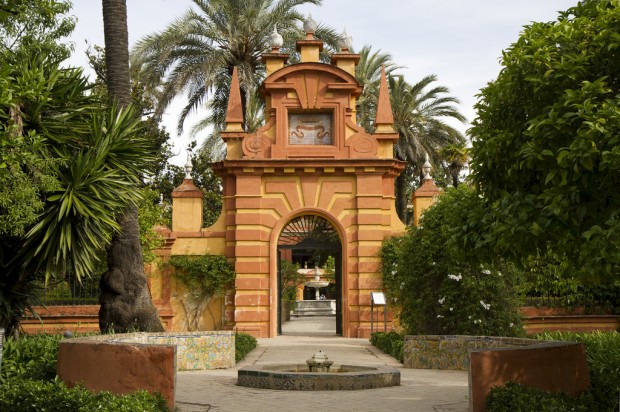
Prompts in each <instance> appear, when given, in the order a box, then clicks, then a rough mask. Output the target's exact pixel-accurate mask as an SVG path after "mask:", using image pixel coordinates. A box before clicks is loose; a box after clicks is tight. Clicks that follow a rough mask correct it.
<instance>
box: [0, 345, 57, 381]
mask: <svg viewBox="0 0 620 412" xmlns="http://www.w3.org/2000/svg"><path fill="white" fill-rule="evenodd" d="M61 340H62V335H43V334H42V335H33V336H28V335H24V336H21V337H19V338H18V339H14V338H11V337H9V338H8V339H6V340H5V342H4V347H3V351H2V368H1V369H0V372H1V373H0V382H2V383H6V382H7V381H8V380H10V379H14V378H19V379H34V380H42V381H53V380H54V378H55V376H56V356H57V354H58V345H59V343H60V341H61Z"/></svg>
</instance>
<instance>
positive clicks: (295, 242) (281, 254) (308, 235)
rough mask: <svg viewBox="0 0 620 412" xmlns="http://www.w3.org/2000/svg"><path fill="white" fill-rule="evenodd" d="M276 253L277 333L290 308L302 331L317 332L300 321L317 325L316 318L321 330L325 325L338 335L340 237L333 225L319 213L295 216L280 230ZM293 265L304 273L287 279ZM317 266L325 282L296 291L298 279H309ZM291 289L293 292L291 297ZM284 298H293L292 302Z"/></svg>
mask: <svg viewBox="0 0 620 412" xmlns="http://www.w3.org/2000/svg"><path fill="white" fill-rule="evenodd" d="M277 255H278V264H277V271H278V277H277V288H278V295H277V296H278V314H277V318H278V328H277V333H278V335H281V334H283V325H284V324H285V322H287V321H289V315H290V312H291V311H293V317H294V320H296V321H297V323H296V325H297V327H299V326H300V325H301V327H302V329H301V331H302V333H304V334H313V333H317V334H318V333H319V332H318V331H313V330H307V329H303V323H301V322H302V321H306V322H305V324H306V325H318V324H319V323H317V321H319V320H320V322H321V323H320V325H321V326H322V328H323V330H322V331H321V332H320V333H321V334H324V333H325V328H331V329H332V333H333V334H334V335H342V241H341V239H340V237H339V236H338V232H337V231H336V229H335V227H334V226H333V225H332V224H331V223H330V222H329V221H328V220H327V219H325V218H323V217H321V216H317V215H302V216H298V217H295V218H293V219H292V220H291V221H290V222H289V223H288V224H287V225H286V226H285V227H284V228H283V229H282V231H281V232H280V235H279V237H278V246H277ZM297 267H299V268H301V269H305V270H303V272H306V275H304V274H302V275H301V276H300V277H301V279H300V278H297V279H295V280H294V281H291V280H290V279H291V276H290V273H291V272H297V270H296V269H297ZM317 268H319V271H320V272H322V273H320V276H321V278H320V279H321V281H323V282H322V283H321V285H322V284H323V283H327V284H326V285H324V286H322V287H320V288H314V287H308V286H303V290H299V291H297V290H298V289H300V288H301V287H302V286H299V285H300V283H301V282H302V281H307V280H313V279H312V277H313V276H314V274H315V273H316V269H317ZM304 276H310V277H309V278H304ZM293 277H294V276H293ZM291 292H293V293H295V295H296V296H295V299H292V296H291ZM300 292H301V293H300ZM286 295H288V296H286ZM299 298H301V299H299ZM317 298H318V300H317ZM287 302H294V306H289V305H288V304H287ZM331 318H333V324H334V326H333V327H331V326H330V325H331V322H332V321H331ZM312 321H314V322H312ZM288 326H289V327H290V324H289V325H288ZM310 327H312V326H310ZM285 329H286V328H285ZM295 330H296V331H297V332H299V329H295ZM289 331H290V329H289ZM285 333H286V332H285ZM289 333H292V332H289ZM327 333H329V332H327Z"/></svg>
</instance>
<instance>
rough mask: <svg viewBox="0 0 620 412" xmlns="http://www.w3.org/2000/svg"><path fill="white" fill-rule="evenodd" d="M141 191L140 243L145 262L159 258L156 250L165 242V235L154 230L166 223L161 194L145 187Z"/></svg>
mask: <svg viewBox="0 0 620 412" xmlns="http://www.w3.org/2000/svg"><path fill="white" fill-rule="evenodd" d="M140 191H141V192H142V199H141V201H140V203H139V204H138V223H139V225H140V243H141V244H142V256H143V258H144V263H149V262H153V261H154V260H155V259H156V258H157V256H156V255H155V252H154V251H155V250H156V249H158V248H159V247H161V246H162V245H163V243H164V239H163V237H162V236H161V235H160V234H158V233H156V232H155V231H154V230H153V228H154V227H155V226H156V225H161V224H162V223H164V221H163V210H162V207H161V205H160V204H159V194H158V193H157V192H156V191H155V190H153V189H151V188H149V187H143V188H142V189H140Z"/></svg>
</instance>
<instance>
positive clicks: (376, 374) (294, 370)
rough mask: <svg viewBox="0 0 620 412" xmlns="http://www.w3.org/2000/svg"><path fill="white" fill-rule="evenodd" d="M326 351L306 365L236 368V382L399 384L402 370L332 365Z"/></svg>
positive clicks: (346, 386) (327, 386)
mask: <svg viewBox="0 0 620 412" xmlns="http://www.w3.org/2000/svg"><path fill="white" fill-rule="evenodd" d="M333 363H334V362H333V361H331V360H329V359H328V357H327V355H325V353H324V352H323V351H320V350H319V351H318V352H316V353H315V354H314V356H312V358H310V359H308V360H307V361H306V364H305V365H304V364H301V363H300V364H284V365H262V366H261V365H252V366H245V367H243V368H240V369H239V370H238V371H237V384H238V385H239V386H247V387H251V388H260V389H280V390H297V391H321V390H360V389H373V388H384V387H389V386H397V385H400V372H399V371H398V370H397V369H394V368H391V367H389V366H359V365H333Z"/></svg>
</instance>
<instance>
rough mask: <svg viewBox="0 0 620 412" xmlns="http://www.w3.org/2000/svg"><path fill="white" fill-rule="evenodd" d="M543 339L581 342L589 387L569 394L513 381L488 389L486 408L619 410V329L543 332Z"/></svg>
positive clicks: (539, 336) (497, 409) (541, 337)
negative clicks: (590, 331) (580, 391)
mask: <svg viewBox="0 0 620 412" xmlns="http://www.w3.org/2000/svg"><path fill="white" fill-rule="evenodd" d="M537 338H539V339H544V340H560V341H576V342H583V343H584V344H585V346H586V357H587V362H588V368H589V370H590V389H589V391H587V392H586V393H584V394H582V395H580V396H578V397H575V398H570V397H567V396H565V395H561V394H550V393H547V392H544V391H542V390H540V389H534V388H527V387H524V386H521V385H518V384H515V383H508V384H507V385H506V386H505V387H498V388H494V389H493V390H491V393H490V394H489V396H488V397H487V406H488V410H489V411H531V410H540V411H605V412H613V411H617V410H618V406H619V405H618V394H619V393H620V333H617V332H612V333H601V332H597V333H572V332H546V333H544V334H542V335H538V336H537Z"/></svg>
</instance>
